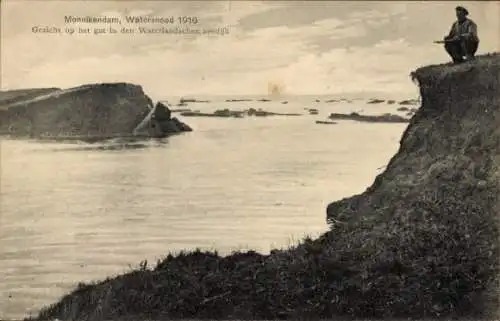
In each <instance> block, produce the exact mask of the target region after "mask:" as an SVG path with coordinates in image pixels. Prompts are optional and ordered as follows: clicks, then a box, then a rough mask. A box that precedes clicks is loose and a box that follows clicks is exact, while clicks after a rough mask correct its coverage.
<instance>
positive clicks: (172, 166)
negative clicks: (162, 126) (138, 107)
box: [0, 102, 406, 318]
mask: <svg viewBox="0 0 500 321" xmlns="http://www.w3.org/2000/svg"><path fill="white" fill-rule="evenodd" d="M245 104H246V105H245V106H241V108H238V107H239V106H236V107H235V106H234V103H233V105H231V106H229V105H228V103H226V105H227V106H226V105H222V103H218V104H215V103H212V104H201V103H200V104H197V105H196V106H194V107H193V106H192V105H190V106H188V107H190V108H193V109H201V110H202V111H205V110H213V109H215V108H225V107H234V108H233V109H243V107H245V108H246V107H252V106H249V105H248V103H245ZM258 107H261V108H263V109H265V110H274V111H282V112H297V111H300V112H304V110H303V107H311V108H318V109H319V110H320V114H319V115H314V116H312V115H309V114H308V113H304V115H303V116H297V117H267V118H266V117H250V118H242V119H235V118H229V119H226V118H191V117H189V118H188V117H182V116H179V118H181V119H182V120H183V121H185V122H186V123H188V124H189V125H190V126H192V127H193V129H194V131H193V132H191V133H186V134H182V135H179V136H175V137H170V138H168V139H166V140H163V141H151V142H147V143H129V144H128V145H127V144H120V143H118V142H115V143H106V144H91V145H89V144H83V143H81V144H75V143H71V144H69V143H53V142H51V143H49V142H43V143H40V142H28V141H14V140H4V141H3V142H2V145H1V180H0V182H1V183H0V184H1V185H0V188H1V190H0V192H1V198H0V214H1V215H0V275H1V276H2V280H1V281H0V293H1V297H0V318H21V317H24V316H27V315H28V314H30V313H36V312H37V310H38V309H40V308H41V307H42V306H44V305H46V304H49V303H52V302H54V301H56V300H57V299H58V298H59V297H60V296H62V295H63V294H65V293H66V292H69V291H70V290H72V289H73V288H74V287H75V285H76V284H77V283H78V282H80V281H91V280H98V279H102V278H105V277H107V276H112V275H116V274H119V273H123V272H126V271H128V270H129V269H130V268H131V266H132V267H135V266H137V265H138V264H139V262H140V261H142V260H144V259H147V260H148V261H149V262H151V263H153V262H156V259H158V258H161V257H162V256H164V255H166V254H168V253H169V252H170V251H179V250H181V249H192V248H195V247H201V248H206V249H217V250H219V252H221V253H228V252H230V251H232V250H238V249H249V248H251V249H255V250H258V251H261V252H268V251H269V250H270V249H272V248H275V247H286V246H289V245H290V244H293V243H294V242H296V241H298V240H300V239H301V238H302V237H303V236H305V235H312V236H316V235H318V234H319V233H322V232H324V231H325V230H326V229H327V225H326V223H325V209H326V205H327V204H328V203H329V202H331V201H333V200H336V199H340V198H342V197H346V196H349V195H351V194H355V193H361V192H363V191H364V190H365V188H366V187H367V186H368V185H370V184H371V183H372V182H373V179H374V178H375V176H376V175H377V174H379V173H380V172H381V170H382V169H381V167H383V166H385V165H386V164H387V162H388V160H389V158H390V157H391V156H392V155H393V154H394V153H395V152H396V150H397V148H398V146H399V139H400V137H401V133H402V132H403V130H404V129H405V127H406V124H369V123H356V122H351V121H339V123H338V124H337V125H320V124H315V123H314V122H315V120H320V119H325V117H326V116H327V115H328V114H329V113H331V112H348V111H360V110H363V113H365V114H370V113H374V114H379V113H384V112H387V111H395V109H396V108H397V105H393V106H387V105H383V104H382V105H374V106H368V105H362V104H361V103H360V102H358V103H356V102H354V103H353V104H344V105H339V104H336V105H335V104H328V105H327V104H324V105H321V104H309V106H304V104H303V103H299V102H290V103H289V104H287V105H283V104H281V103H279V104H277V103H272V102H271V103H265V104H264V103H261V105H259V106H258Z"/></svg>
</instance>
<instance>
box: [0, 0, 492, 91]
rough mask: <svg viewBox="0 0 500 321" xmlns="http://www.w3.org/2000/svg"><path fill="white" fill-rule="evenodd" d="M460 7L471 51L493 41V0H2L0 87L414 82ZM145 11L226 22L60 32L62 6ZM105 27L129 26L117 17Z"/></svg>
mask: <svg viewBox="0 0 500 321" xmlns="http://www.w3.org/2000/svg"><path fill="white" fill-rule="evenodd" d="M456 5H464V6H466V7H467V8H468V9H469V11H470V18H471V19H473V20H474V21H476V23H477V24H478V27H479V36H480V38H481V44H480V48H479V53H484V52H490V51H499V48H500V38H499V34H498V30H500V25H499V20H500V19H499V17H500V2H460V3H455V2H423V1H422V2H416V1H412V2H389V1H386V2H360V1H349V2H341V1H331V2H328V1H321V2H313V1H293V2H286V1H279V2H271V1H263V2H261V1H251V2H244V1H203V2H196V1H184V2H174V1H151V2H148V1H119V2H118V1H69V0H68V1H44V2H42V1H24V0H7V1H2V11H1V24H2V25H1V27H2V28H1V41H2V43H1V87H2V89H14V88H26V87H53V86H56V87H64V88H66V87H71V86H75V85H80V84H84V83H94V82H117V81H119V82H123V81H125V82H132V83H136V84H140V85H142V86H143V87H144V89H145V91H146V92H147V93H148V94H151V95H152V96H153V97H160V96H164V95H195V94H199V95H203V94H205V95H206V94H230V95H235V94H236V95H239V94H243V95H244V94H259V95H261V94H267V92H268V85H269V83H276V84H278V85H280V86H281V87H282V88H284V92H286V93H288V94H337V93H341V92H356V91H361V90H366V91H383V92H395V91H402V92H403V91H404V92H412V91H413V90H414V87H415V85H414V84H412V83H411V81H410V79H409V77H408V74H409V73H410V72H411V71H412V70H414V69H415V68H417V67H419V66H421V65H426V64H430V63H441V62H445V61H447V60H448V57H447V55H446V53H445V52H444V50H443V49H442V47H441V46H439V45H436V44H433V43H432V41H433V40H437V39H441V38H442V37H443V35H444V34H445V33H447V32H448V31H449V28H450V26H451V23H453V21H454V19H455V12H454V7H455V6H456ZM148 14H149V15H153V16H163V17H169V16H179V15H187V16H197V17H198V19H199V23H198V24H197V25H196V26H193V27H192V28H198V29H200V28H205V29H206V28H218V27H221V28H222V27H227V28H229V30H230V32H229V34H228V35H220V36H217V35H212V36H206V35H204V36H203V35H202V36H188V35H166V34H163V35H161V34H155V35H138V34H136V35H124V34H120V33H118V34H115V35H110V34H105V35H82V34H80V35H77V34H73V35H66V34H64V28H65V27H67V26H68V25H65V23H64V16H65V15H74V16H86V15H92V16H98V15H106V16H113V17H122V19H123V20H124V18H123V17H124V16H126V15H148ZM123 20H122V21H123ZM33 26H56V27H60V28H61V29H63V34H61V35H56V34H40V33H33V32H32V27H33ZM77 26H78V25H73V27H77ZM80 26H81V27H87V26H92V25H83V24H80ZM93 26H94V27H97V26H99V25H93ZM101 26H102V25H101ZM112 26H113V27H116V28H117V29H120V28H122V27H125V26H127V27H131V25H127V24H126V22H125V21H123V23H122V25H112ZM150 26H152V27H153V26H156V27H161V26H162V25H158V24H157V25H150ZM135 27H138V25H136V26H135Z"/></svg>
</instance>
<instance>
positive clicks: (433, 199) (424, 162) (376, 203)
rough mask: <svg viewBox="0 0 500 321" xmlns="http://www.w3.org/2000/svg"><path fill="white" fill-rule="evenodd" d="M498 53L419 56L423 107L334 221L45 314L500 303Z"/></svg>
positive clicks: (79, 298) (335, 207) (107, 284)
mask: <svg viewBox="0 0 500 321" xmlns="http://www.w3.org/2000/svg"><path fill="white" fill-rule="evenodd" d="M499 74H500V56H499V55H492V56H483V57H478V60H477V61H476V62H474V63H466V64H463V65H460V66H451V65H441V66H429V67H425V68H421V69H418V70H417V71H416V72H415V73H414V77H415V78H416V79H417V80H418V82H419V85H420V88H421V95H422V99H423V101H422V107H421V108H420V109H419V111H418V112H417V114H416V115H415V116H414V117H413V118H412V120H411V122H410V124H409V126H408V128H407V130H406V131H405V133H404V135H403V137H402V139H401V147H400V149H399V151H398V153H397V154H396V155H395V156H394V157H393V158H392V159H391V161H390V163H389V165H388V166H387V169H386V170H385V172H384V173H382V174H381V175H379V176H378V177H377V179H376V181H375V182H374V184H373V185H372V186H371V187H370V188H369V189H368V190H367V191H366V192H365V193H363V194H360V195H357V196H354V197H351V198H347V199H344V200H341V201H339V202H335V203H332V204H331V205H330V206H329V207H328V216H329V218H330V220H331V222H332V230H331V231H329V232H328V233H325V234H324V235H322V236H321V237H320V238H319V239H317V240H304V241H303V242H302V243H301V244H300V245H298V246H296V247H294V248H291V249H288V250H282V251H274V252H273V253H272V254H271V255H260V254H258V253H247V254H243V253H236V254H233V255H231V256H228V257H220V256H218V255H217V254H216V253H202V252H199V251H198V252H193V253H188V254H185V253H184V254H181V255H177V256H169V257H168V258H166V259H165V260H163V261H161V262H159V263H158V265H157V266H156V267H155V268H154V269H152V270H150V269H146V268H144V269H141V270H138V271H134V272H131V273H128V274H125V275H122V276H118V277H116V278H113V279H108V280H105V281H103V282H99V283H95V284H88V285H80V286H79V287H78V289H77V290H75V291H74V292H73V293H71V294H69V295H67V296H65V297H63V298H62V299H61V300H60V301H59V302H58V303H56V304H54V305H52V306H50V307H47V308H46V309H44V310H43V311H42V312H41V313H40V315H39V317H38V318H39V320H44V319H49V318H55V317H57V318H59V319H71V320H72V319H79V320H83V319H88V320H93V319H97V318H108V319H116V320H118V319H122V318H123V317H127V318H135V319H139V318H159V319H161V318H165V319H167V318H169V319H171V318H213V319H222V318H225V319H277V318H279V319H292V318H299V317H300V318H306V317H307V318H332V317H334V316H336V315H351V316H360V317H361V316H362V317H397V316H404V317H409V316H412V317H444V316H453V315H454V316H466V315H467V316H473V317H474V318H475V319H478V318H480V317H482V316H485V315H486V314H488V313H490V312H491V311H492V310H494V309H496V308H497V304H498V297H497V294H498V291H497V290H496V289H497V287H496V286H495V283H494V281H495V279H496V277H497V275H498V272H499V271H498V258H499V256H498V254H499V251H498V234H499V233H498V224H497V223H498V195H499V194H498V192H499V189H498V183H499V175H498V164H499V163H498V162H499V158H498V151H499V136H500V135H499V133H500V132H499V129H498V127H499V124H500V118H499V111H500V100H499V96H500V95H499V93H500V83H499Z"/></svg>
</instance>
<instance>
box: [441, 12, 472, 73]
mask: <svg viewBox="0 0 500 321" xmlns="http://www.w3.org/2000/svg"><path fill="white" fill-rule="evenodd" d="M455 11H456V14H457V21H455V22H454V23H453V25H452V26H451V30H450V33H449V34H448V35H447V36H446V37H444V46H445V49H446V52H448V54H449V55H450V56H451V58H452V59H453V62H455V63H459V62H463V61H464V56H465V59H467V60H469V59H473V58H474V54H475V53H476V51H477V47H478V45H479V38H478V36H477V25H476V24H475V23H474V21H472V20H471V19H469V18H467V16H468V15H469V12H468V11H467V9H465V8H464V7H460V6H459V7H456V8H455Z"/></svg>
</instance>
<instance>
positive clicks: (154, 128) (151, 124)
mask: <svg viewBox="0 0 500 321" xmlns="http://www.w3.org/2000/svg"><path fill="white" fill-rule="evenodd" d="M171 116H172V113H171V111H170V109H169V108H168V107H167V106H166V105H165V104H163V103H161V102H158V103H156V105H155V106H154V107H153V108H152V109H151V110H150V112H149V113H148V114H147V115H146V117H144V119H143V120H142V121H141V122H140V124H139V125H137V127H136V128H135V129H134V131H133V133H134V135H138V136H151V137H165V136H167V135H168V134H173V133H180V132H184V131H191V130H192V129H191V128H190V127H189V126H188V125H186V124H184V123H182V122H181V121H179V120H178V119H177V118H171Z"/></svg>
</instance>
